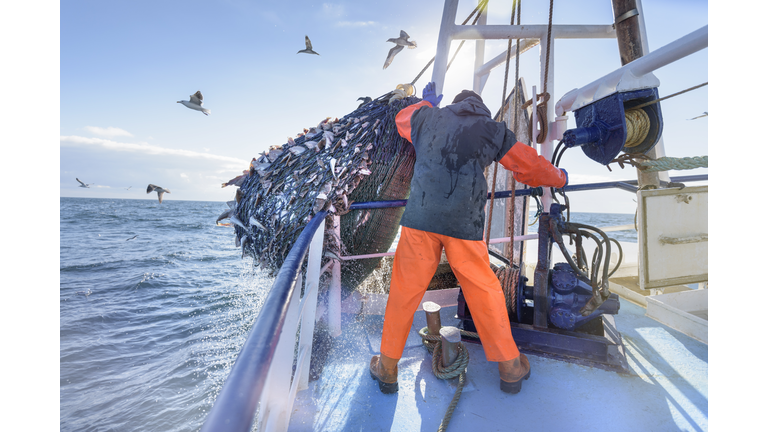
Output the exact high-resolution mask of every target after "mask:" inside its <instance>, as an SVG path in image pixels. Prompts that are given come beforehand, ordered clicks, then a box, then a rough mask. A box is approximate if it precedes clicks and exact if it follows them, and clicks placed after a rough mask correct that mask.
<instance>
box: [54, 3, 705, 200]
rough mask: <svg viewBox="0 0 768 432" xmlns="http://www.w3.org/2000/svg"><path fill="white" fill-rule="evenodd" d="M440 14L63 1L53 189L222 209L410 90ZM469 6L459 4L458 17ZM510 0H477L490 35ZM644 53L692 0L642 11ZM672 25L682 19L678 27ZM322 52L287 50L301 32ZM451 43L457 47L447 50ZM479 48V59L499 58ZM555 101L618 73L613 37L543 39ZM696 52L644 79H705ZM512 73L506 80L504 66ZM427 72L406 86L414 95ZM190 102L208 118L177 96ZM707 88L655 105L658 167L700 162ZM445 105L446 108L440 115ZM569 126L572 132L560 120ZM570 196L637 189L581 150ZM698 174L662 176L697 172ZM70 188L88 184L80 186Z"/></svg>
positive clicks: (452, 73) (533, 9)
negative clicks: (483, 0)
mask: <svg viewBox="0 0 768 432" xmlns="http://www.w3.org/2000/svg"><path fill="white" fill-rule="evenodd" d="M442 6H443V2H441V1H435V0H426V1H419V2H404V1H391V2H352V1H327V2H322V1H320V2H312V1H283V2H254V1H239V0H234V1H233V0H229V1H212V0H205V1H183V2H180V1H164V2H147V1H141V0H139V1H135V0H134V1H109V2H104V1H76V2H74V1H73V2H62V3H61V9H60V16H61V20H60V98H61V99H60V127H59V152H60V161H59V188H60V196H62V197H102V198H133V199H157V197H156V194H154V193H153V194H149V195H148V194H147V193H146V188H147V184H149V183H152V184H156V185H159V186H162V187H164V188H166V189H168V190H170V191H171V193H170V194H167V195H165V197H164V202H165V200H167V201H169V202H170V201H172V200H175V199H180V200H204V201H227V200H230V199H232V197H233V196H234V188H233V187H227V188H222V187H221V184H222V183H223V182H226V181H227V180H229V179H231V178H233V177H235V176H237V175H239V174H240V173H241V172H242V170H243V169H246V168H247V167H248V163H249V161H250V160H251V158H252V157H254V156H258V154H259V153H261V152H262V151H264V150H267V149H268V147H269V146H271V145H281V144H283V143H285V142H286V141H287V138H288V137H295V136H296V134H297V133H299V132H301V131H302V130H303V129H304V128H308V127H311V126H314V125H317V124H318V123H319V122H320V121H321V120H323V119H325V118H326V117H338V118H341V117H343V116H344V115H346V114H348V113H350V112H351V111H353V110H354V109H355V108H357V106H358V104H359V102H358V101H357V98H358V97H361V96H371V97H374V98H375V97H378V96H380V95H382V94H385V93H387V92H388V91H390V90H393V89H394V88H395V87H396V86H397V84H400V83H408V82H411V81H412V80H413V79H414V78H415V77H416V76H417V75H418V73H419V71H421V70H422V68H424V66H425V65H427V63H428V62H429V60H430V59H431V58H432V57H433V56H434V55H435V49H436V44H437V35H438V32H439V28H440V18H441V14H442ZM474 6H475V3H474V2H471V1H462V2H460V5H459V11H458V14H457V15H458V21H459V22H461V21H463V19H464V18H466V17H467V16H468V15H469V13H470V12H471V11H472V9H473V8H474ZM511 7H512V0H506V1H496V0H493V1H491V2H490V6H489V17H488V23H489V24H508V23H509V19H510V13H511ZM643 9H644V11H645V15H646V27H647V33H648V39H649V41H648V43H649V47H650V49H651V50H653V49H655V48H659V47H661V46H663V45H665V44H667V43H669V42H672V41H673V40H675V39H677V38H679V37H682V36H684V35H686V34H688V33H690V32H692V31H694V30H697V29H699V28H701V27H703V26H705V25H707V24H708V10H707V3H706V2H703V1H646V2H644V3H643ZM681 16H684V17H685V19H684V20H681V19H679V18H680V17H681ZM521 17H522V23H523V24H546V23H547V20H548V2H541V1H539V2H533V1H527V2H523V7H522V13H521ZM612 17H613V15H612V9H611V3H610V1H606V0H600V1H580V2H563V1H559V2H556V7H555V8H554V13H553V23H554V24H609V23H611V22H612ZM400 30H405V31H406V32H407V33H408V34H409V35H410V36H411V40H415V41H416V42H417V45H418V47H417V48H416V49H413V50H407V49H406V50H403V51H402V52H400V53H399V54H398V55H397V57H396V58H395V60H394V61H393V63H392V65H391V66H390V67H389V68H387V69H383V68H382V66H383V63H384V59H385V58H386V56H387V53H388V51H389V49H390V48H391V47H392V46H394V44H392V43H389V42H386V40H387V39H388V38H392V37H397V36H398V34H399V32H400ZM305 35H308V36H309V37H310V39H311V40H312V44H313V47H314V50H315V51H317V52H318V53H319V54H320V55H319V56H315V55H308V54H297V51H298V50H300V49H303V48H304V36H305ZM457 46H458V42H454V43H453V45H452V50H451V52H452V53H453V52H454V50H455V49H456V47H457ZM506 46H507V45H506V41H489V42H488V44H487V47H486V55H485V58H486V60H489V59H491V58H493V57H495V56H496V55H498V54H499V53H501V52H504V51H505V50H506ZM552 50H553V52H554V55H555V68H554V76H555V88H554V89H550V90H551V91H552V93H553V94H554V99H555V101H556V100H558V99H559V98H560V97H562V95H563V94H564V93H566V92H567V91H569V90H571V89H573V88H577V87H580V86H582V85H585V84H587V83H589V82H591V81H593V80H595V79H597V78H599V77H600V76H602V75H604V74H606V73H608V72H610V71H612V70H613V69H615V68H618V67H619V66H621V64H620V61H619V55H618V47H617V43H616V41H615V40H614V39H598V40H566V39H561V40H556V41H555V43H554V46H553V47H552ZM707 51H708V49H704V50H702V51H700V52H698V53H696V54H694V55H692V56H690V57H688V58H686V59H684V60H682V61H680V62H679V63H677V64H675V65H674V66H669V67H666V68H665V69H664V70H659V71H658V73H655V74H656V76H657V77H658V78H659V80H660V81H661V86H660V87H659V94H660V95H661V96H664V95H668V94H671V93H675V92H678V91H681V90H684V89H686V88H689V87H692V86H694V85H698V84H702V83H704V82H707V81H708V68H707V62H708V52H707ZM520 61H521V65H520V71H521V72H520V75H521V76H522V77H523V78H524V79H525V81H526V84H527V87H530V88H528V90H527V91H528V93H529V94H530V93H531V92H532V86H534V85H537V86H538V88H539V91H541V87H542V85H541V84H540V83H539V75H540V72H539V48H538V47H536V48H534V49H532V50H530V51H528V52H527V53H525V54H523V55H522V56H521V59H520ZM473 62H474V43H473V42H471V43H467V44H465V45H464V47H463V48H462V50H461V51H460V53H459V56H458V57H457V60H456V62H455V63H454V65H453V66H452V67H451V69H450V70H449V71H448V74H447V76H446V81H445V86H444V92H443V93H444V95H445V96H444V98H445V99H444V101H445V102H446V103H447V102H448V101H450V100H451V99H452V98H453V95H455V94H456V93H458V92H459V91H461V90H462V89H464V88H471V87H472V64H473ZM512 68H513V69H512V72H511V76H512V79H514V63H512ZM431 74H432V67H430V68H429V69H428V70H427V71H426V73H425V74H424V75H423V76H422V77H421V78H420V80H419V81H417V83H416V90H417V95H418V96H421V91H422V89H423V87H424V85H426V84H427V82H429V80H430V79H431ZM503 77H504V67H503V65H502V66H501V67H498V68H496V69H495V70H494V71H493V72H492V73H491V75H490V77H489V80H488V84H487V85H486V87H485V89H484V91H483V94H482V96H483V98H484V100H485V102H486V104H487V105H488V107H489V108H490V109H491V111H492V112H496V111H497V110H498V107H499V106H500V104H501V100H502V89H503ZM198 90H200V91H201V92H202V94H203V96H204V106H205V107H206V108H208V109H210V110H211V114H210V116H205V115H204V114H202V113H201V112H198V111H193V110H190V109H188V108H186V107H184V106H183V105H181V104H178V103H176V102H177V101H179V100H186V99H188V98H189V95H191V94H193V93H194V92H196V91H198ZM707 95H708V90H707V88H706V87H704V88H702V89H700V90H695V91H692V92H690V93H688V94H686V95H684V96H680V97H678V98H674V99H670V100H669V101H665V102H664V103H663V106H662V109H663V113H664V123H665V130H664V145H665V150H666V154H667V155H668V156H677V157H683V156H704V155H707V154H708V142H707V126H708V121H709V119H708V118H707V117H704V118H702V119H697V120H695V121H691V120H688V119H689V118H692V117H695V116H697V115H700V114H702V113H703V112H705V111H707V110H708V98H707ZM446 103H443V106H445V105H446ZM569 127H575V120H574V119H573V115H572V114H571V115H570V118H569ZM560 166H561V167H563V168H565V169H566V170H568V172H569V176H570V183H571V184H582V183H592V182H602V181H609V180H627V179H635V178H636V173H635V171H634V169H624V170H622V169H619V168H618V166H616V165H615V164H614V166H613V167H612V169H613V172H611V171H609V170H608V169H607V168H606V167H604V166H602V165H600V164H597V163H596V162H593V161H591V160H589V159H588V158H587V157H586V156H585V155H584V154H583V153H582V152H581V150H580V149H572V150H569V151H568V152H566V154H565V156H564V157H563V159H562V162H561V164H560ZM706 173H707V169H705V168H702V169H697V170H690V171H686V172H682V173H674V172H673V173H672V175H692V174H706ZM76 178H79V179H80V180H82V181H84V182H85V183H91V184H92V185H91V187H90V188H89V189H84V188H80V187H79V184H78V183H77V181H76V180H75V179H76ZM634 200H635V196H634V195H633V194H631V193H628V192H625V191H618V190H616V191H605V190H603V191H600V192H579V193H574V194H572V196H571V197H570V202H571V203H572V211H594V212H613V213H634V210H635V205H636V204H635V202H634Z"/></svg>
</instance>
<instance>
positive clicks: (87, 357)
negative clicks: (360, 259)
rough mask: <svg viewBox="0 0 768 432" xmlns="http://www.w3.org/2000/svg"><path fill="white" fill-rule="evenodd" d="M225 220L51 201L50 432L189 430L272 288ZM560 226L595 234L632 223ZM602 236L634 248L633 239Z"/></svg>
mask: <svg viewBox="0 0 768 432" xmlns="http://www.w3.org/2000/svg"><path fill="white" fill-rule="evenodd" d="M226 209H227V205H226V204H225V203H224V202H203V201H178V200H165V201H164V202H163V203H162V204H161V203H158V202H157V201H155V200H129V199H97V198H64V197H62V198H60V263H59V281H60V286H59V297H60V307H59V323H60V333H59V372H60V374H59V376H60V387H59V398H60V400H59V402H60V403H59V412H60V419H59V424H60V430H61V431H166V432H172V431H197V430H199V429H200V428H201V426H202V424H203V422H204V421H205V417H206V415H207V414H208V412H209V411H210V410H211V407H212V406H213V403H214V401H215V399H216V396H217V395H218V393H219V391H220V390H221V388H222V386H223V384H224V382H225V380H226V378H227V375H228V373H229V371H230V369H231V368H232V365H233V364H234V362H235V360H236V358H237V354H238V352H239V350H240V347H241V346H242V345H243V343H244V342H245V340H246V338H247V336H248V334H249V332H250V330H251V326H252V325H253V322H254V320H255V319H256V317H257V316H258V314H259V311H260V309H261V306H262V304H263V303H264V300H265V298H266V295H267V293H268V291H269V289H270V288H271V286H272V282H273V279H272V278H271V277H270V276H268V275H267V274H266V273H265V272H263V271H262V270H260V269H258V268H256V267H254V266H253V261H252V260H251V259H249V258H247V257H246V258H243V257H242V256H241V252H240V248H238V247H236V246H235V236H234V233H233V228H231V227H226V226H217V225H216V223H215V221H216V219H217V217H218V216H219V215H220V214H221V213H222V212H223V211H225V210H226ZM570 219H571V221H573V222H580V223H584V224H588V225H593V226H596V227H598V228H599V227H605V226H616V225H629V224H633V223H634V214H601V213H572V214H571V216H570ZM533 229H535V226H533V227H531V228H529V232H533V231H530V230H533ZM609 236H610V237H613V238H616V239H617V240H620V241H629V242H636V235H635V232H634V230H625V231H616V232H611V233H609ZM392 250H394V245H393V249H392Z"/></svg>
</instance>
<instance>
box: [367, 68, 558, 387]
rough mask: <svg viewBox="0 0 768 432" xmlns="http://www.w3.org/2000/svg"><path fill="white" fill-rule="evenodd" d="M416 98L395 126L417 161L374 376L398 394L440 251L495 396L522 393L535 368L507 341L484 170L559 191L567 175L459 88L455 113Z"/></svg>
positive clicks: (433, 100) (436, 100)
mask: <svg viewBox="0 0 768 432" xmlns="http://www.w3.org/2000/svg"><path fill="white" fill-rule="evenodd" d="M422 98H423V100H422V101H421V102H419V103H416V104H413V105H410V106H408V107H406V108H404V109H403V110H401V111H400V112H399V113H398V114H397V116H396V118H395V121H396V123H397V130H398V132H399V133H400V135H401V136H402V137H403V138H405V139H407V140H408V141H410V142H411V143H412V144H413V147H414V149H415V151H416V163H415V166H414V171H413V178H412V179H411V193H410V198H409V199H408V204H407V205H406V207H405V212H404V213H403V216H402V219H401V221H400V225H401V226H402V230H401V233H400V240H399V242H398V244H397V250H396V251H395V259H394V263H393V268H392V278H391V280H390V291H389V299H388V301H387V308H386V311H385V314H384V329H383V332H382V336H381V350H380V352H381V354H380V355H375V356H373V358H372V359H371V365H370V371H371V376H372V377H373V378H374V379H375V380H377V381H378V382H379V389H380V390H381V391H382V392H383V393H394V392H397V390H398V385H397V362H398V360H399V359H400V357H401V356H402V353H403V348H404V347H405V342H406V339H407V338H408V333H409V330H410V328H411V325H412V324H413V315H414V313H415V312H416V309H417V308H418V306H419V302H420V301H421V299H422V297H423V296H424V293H425V292H426V290H427V286H428V285H429V282H430V281H431V279H432V277H433V275H434V274H435V270H436V269H437V266H438V264H439V263H440V257H441V254H442V250H443V248H445V254H446V256H447V258H448V262H449V264H450V266H451V269H452V270H453V273H454V275H455V276H456V278H457V279H458V281H459V284H460V285H461V288H462V292H463V294H464V298H465V299H466V301H467V304H468V305H469V307H470V309H471V310H472V318H473V320H474V324H475V326H476V327H477V333H478V334H479V336H480V340H481V341H482V346H483V350H484V351H485V357H486V359H487V360H488V361H492V362H498V363H499V375H500V378H501V382H500V386H501V390H502V391H504V392H507V393H518V392H519V391H520V389H521V388H522V381H523V379H528V377H529V376H530V370H531V367H530V364H529V363H528V359H527V358H526V356H525V355H524V354H521V353H520V351H518V349H517V345H516V344H515V341H514V339H513V338H512V332H511V329H510V324H509V316H508V315H507V310H506V303H505V301H504V294H503V293H502V290H501V284H500V283H499V280H498V279H497V277H496V275H495V274H494V272H493V270H491V268H490V262H489V259H488V250H487V246H486V243H485V242H484V241H483V228H484V226H485V205H486V202H487V196H488V191H487V181H486V179H485V174H484V169H485V168H486V167H487V166H489V165H490V164H491V162H493V161H496V162H499V163H500V164H501V165H502V166H504V167H505V168H506V169H508V170H510V171H512V175H513V177H514V178H515V179H516V180H517V181H519V182H521V183H525V184H527V185H529V186H532V187H538V186H546V187H555V188H562V187H564V186H565V185H567V184H568V173H566V172H565V170H563V169H558V168H556V167H555V166H554V165H552V164H551V163H549V161H547V160H546V159H545V158H544V157H542V156H539V155H538V154H537V153H536V150H534V149H533V148H531V147H529V146H527V145H525V144H523V143H521V142H518V141H517V139H516V137H515V134H514V133H513V132H512V131H511V130H509V129H508V128H507V125H506V123H504V122H496V121H494V120H493V119H492V118H491V112H490V110H489V109H488V107H486V106H485V104H483V99H482V98H481V97H480V95H478V94H477V93H475V92H473V91H469V90H464V91H462V92H461V93H459V94H458V95H457V96H456V97H455V98H454V100H453V102H452V103H451V105H448V106H447V107H445V108H437V106H438V105H439V104H440V101H441V100H442V98H443V95H442V94H441V95H439V96H437V95H436V93H435V84H434V83H433V82H430V83H429V84H427V85H426V87H425V88H424V90H423V93H422Z"/></svg>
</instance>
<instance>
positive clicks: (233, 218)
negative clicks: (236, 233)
mask: <svg viewBox="0 0 768 432" xmlns="http://www.w3.org/2000/svg"><path fill="white" fill-rule="evenodd" d="M229 220H230V221H231V222H232V223H233V224H235V225H237V226H239V227H240V228H242V229H244V230H246V231H247V230H248V228H246V227H245V224H243V221H241V220H240V218H238V217H237V215H235V214H232V215H230V216H229Z"/></svg>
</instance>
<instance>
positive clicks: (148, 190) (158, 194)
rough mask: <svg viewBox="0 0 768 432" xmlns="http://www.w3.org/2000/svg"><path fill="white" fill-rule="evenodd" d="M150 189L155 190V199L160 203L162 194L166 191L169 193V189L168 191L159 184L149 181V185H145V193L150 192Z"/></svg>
mask: <svg viewBox="0 0 768 432" xmlns="http://www.w3.org/2000/svg"><path fill="white" fill-rule="evenodd" d="M152 191H155V192H157V200H158V201H160V204H162V203H163V194H164V193H166V192H168V193H171V191H169V190H168V189H163V188H161V187H160V186H155V185H153V184H151V183H150V184H149V186H147V193H150V192H152Z"/></svg>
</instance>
